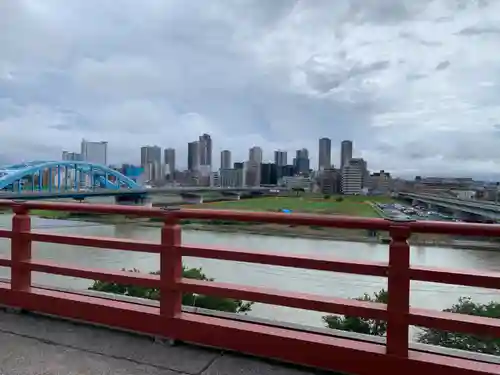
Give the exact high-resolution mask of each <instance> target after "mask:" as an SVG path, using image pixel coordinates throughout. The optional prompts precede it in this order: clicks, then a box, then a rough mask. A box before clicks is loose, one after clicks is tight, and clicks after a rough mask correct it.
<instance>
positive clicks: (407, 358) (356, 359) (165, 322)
mask: <svg viewBox="0 0 500 375" xmlns="http://www.w3.org/2000/svg"><path fill="white" fill-rule="evenodd" d="M0 206H2V207H11V208H13V211H14V213H15V214H14V217H13V224H12V230H3V229H2V230H0V238H10V239H11V241H10V242H11V251H12V253H11V258H12V259H5V258H0V267H11V269H12V271H11V274H12V278H11V283H10V284H9V285H8V286H7V285H6V284H5V283H0V303H4V304H7V305H12V306H17V307H22V308H25V309H33V310H38V311H42V312H46V313H50V314H55V315H58V314H60V315H64V316H68V317H73V318H79V319H84V320H89V321H93V322H97V323H101V324H108V325H116V326H120V327H123V328H127V329H136V330H139V331H142V332H147V333H151V334H155V335H158V334H159V335H164V336H167V337H170V338H173V339H181V340H186V341H193V342H198V343H200V344H204V345H213V346H218V347H221V348H226V349H231V350H241V351H244V352H248V353H251V354H258V355H264V356H271V357H274V358H281V359H285V360H288V361H292V362H298V363H301V364H308V365H317V366H320V367H325V368H328V369H331V370H337V371H344V372H352V373H356V374H361V375H364V374H366V375H368V374H371V373H374V372H380V373H385V372H395V371H396V370H397V371H398V372H401V371H403V370H404V372H407V373H409V374H411V375H413V374H414V375H417V374H418V375H420V374H421V373H422V372H433V373H440V374H441V375H452V374H453V375H479V374H493V373H499V372H498V371H496V369H498V367H492V366H490V365H486V364H484V363H483V364H480V363H476V362H474V361H470V360H458V359H456V358H455V359H453V358H447V359H446V360H443V357H439V356H432V355H429V354H425V355H424V354H421V353H417V352H414V351H411V350H409V348H408V333H407V332H408V327H409V325H418V326H424V327H430V328H436V329H441V330H449V331H455V332H463V333H470V334H476V335H486V336H495V337H500V322H499V321H498V320H495V319H491V318H482V317H472V316H468V315H458V314H452V313H443V312H437V311H429V310H424V309H414V308H410V306H409V293H410V288H409V284H410V281H411V280H420V281H427V282H439V283H445V284H457V285H468V286H474V287H485V288H494V289H500V274H498V273H489V272H476V271H473V272H470V271H467V270H445V269H435V268H429V267H418V266H415V267H411V266H410V257H409V255H410V251H409V246H408V241H407V240H408V238H409V236H410V235H411V233H441V234H461V235H468V236H499V237H500V225H491V224H464V223H443V222H418V221H417V222H394V221H390V220H383V219H363V218H353V217H341V216H320V215H303V214H283V213H258V212H246V211H245V212H238V211H224V210H184V209H182V210H160V209H150V208H144V207H141V208H138V207H130V206H114V205H113V206H111V205H107V206H106V205H102V206H101V205H88V204H68V203H47V202H22V203H21V202H9V201H0ZM31 209H37V210H58V211H74V212H82V213H94V214H117V215H127V216H136V217H150V218H151V217H152V218H160V219H162V220H163V221H164V225H163V228H162V235H161V243H160V244H158V243H151V242H138V241H129V240H123V239H118V238H94V237H85V236H77V235H61V234H51V233H43V232H31V231H30V230H31V228H30V220H29V217H28V216H27V213H29V210H31ZM183 219H199V220H228V221H229V220H236V221H242V222H265V223H275V224H285V225H307V226H323V227H329V228H349V229H366V230H381V231H388V232H389V234H390V236H391V237H392V240H391V244H390V245H389V249H390V251H389V258H390V259H389V263H388V264H387V263H382V262H362V261H352V260H340V259H335V258H332V257H324V258H323V257H310V256H304V255H295V254H284V253H273V252H260V251H259V252H255V251H251V250H237V249H226V248H221V247H201V246H194V245H183V244H182V243H181V239H180V226H179V223H180V222H181V220H183ZM32 242H46V243H57V244H62V245H77V246H86V247H94V248H103V249H116V250H126V251H140V252H147V253H157V254H159V255H160V264H159V268H160V275H148V274H142V273H135V272H126V271H111V270H104V269H89V268H82V267H78V266H74V265H63V264H56V263H52V262H48V261H41V260H34V259H32V257H31V243H32ZM182 257H197V258H210V259H220V260H226V261H236V262H247V263H255V264H265V265H269V266H282V267H294V268H303V269H312V270H320V271H330V272H341V273H350V274H360V275H368V276H377V277H387V278H388V292H389V301H388V304H387V305H383V304H375V303H370V302H367V301H357V300H352V299H343V298H334V297H325V296H318V295H313V294H306V293H298V292H295V291H293V292H292V291H290V292H289V291H283V290H276V289H272V288H261V287H252V286H243V285H234V284H229V283H219V282H211V281H204V280H192V279H186V278H182ZM31 272H43V273H50V274H58V275H63V276H70V277H78V278H86V279H90V280H101V281H106V282H115V283H119V284H125V285H138V286H143V287H149V288H158V289H159V290H160V308H159V309H158V308H150V307H140V306H137V305H135V306H134V304H131V303H125V302H116V301H105V302H102V301H101V300H100V299H98V298H90V297H82V296H79V297H75V296H74V295H71V294H67V293H61V292H55V291H50V290H41V289H37V288H33V287H30V286H31ZM186 292H190V293H196V294H203V295H213V296H219V297H225V298H234V299H241V300H250V301H256V302H262V303H267V304H273V305H281V306H288V307H292V308H300V309H308V310H313V311H320V312H324V313H331V314H342V315H348V316H360V317H363V318H368V319H376V320H385V321H387V323H388V330H387V347H386V348H384V347H382V346H380V345H378V344H367V343H362V342H356V341H352V340H345V339H344V340H339V339H336V338H335V339H333V338H329V337H327V336H322V335H317V334H306V333H303V332H297V331H294V330H291V329H276V328H272V327H269V326H264V325H259V324H249V323H242V322H238V321H235V320H230V319H222V318H211V317H204V316H195V315H192V314H186V313H182V312H181V308H180V303H181V296H182V293H186ZM386 353H387V354H389V355H386ZM361 364H362V365H361ZM367 364H369V366H368V367H367Z"/></svg>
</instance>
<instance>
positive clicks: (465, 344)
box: [323, 289, 500, 355]
mask: <svg viewBox="0 0 500 375" xmlns="http://www.w3.org/2000/svg"><path fill="white" fill-rule="evenodd" d="M387 297H388V293H387V291H386V290H384V289H382V290H381V291H380V292H378V293H374V295H373V297H372V296H370V295H368V294H365V295H363V296H362V297H358V298H356V300H358V301H367V302H378V303H385V304H387ZM443 311H444V312H451V313H455V314H466V315H472V316H482V317H488V318H494V319H500V303H498V302H489V303H485V304H483V303H475V302H473V301H472V299H471V298H470V297H461V298H459V300H458V303H456V304H454V305H453V306H452V307H451V308H449V309H445V310H443ZM323 321H324V322H325V323H326V326H327V327H328V328H331V329H338V330H341V331H349V332H356V333H364V334H368V335H374V336H385V334H386V332H387V322H384V321H377V320H373V319H364V318H359V317H352V316H338V315H326V316H324V317H323ZM417 341H418V342H420V343H423V344H429V345H436V346H443V347H446V348H453V349H461V350H467V351H471V352H477V353H484V354H493V355H500V338H498V337H497V338H495V337H480V336H476V335H470V334H465V333H456V332H447V331H441V330H437V329H434V328H422V332H421V333H419V334H417Z"/></svg>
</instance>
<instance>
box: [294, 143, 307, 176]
mask: <svg viewBox="0 0 500 375" xmlns="http://www.w3.org/2000/svg"><path fill="white" fill-rule="evenodd" d="M293 164H294V167H295V172H296V173H298V174H307V173H309V151H308V150H307V149H306V148H303V149H301V150H297V152H296V154H295V159H294V163H293Z"/></svg>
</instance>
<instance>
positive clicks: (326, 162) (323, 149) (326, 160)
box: [318, 138, 332, 171]
mask: <svg viewBox="0 0 500 375" xmlns="http://www.w3.org/2000/svg"><path fill="white" fill-rule="evenodd" d="M318 160H319V162H318V170H320V171H321V170H324V169H330V168H331V167H332V140H331V139H330V138H321V139H320V140H319V155H318Z"/></svg>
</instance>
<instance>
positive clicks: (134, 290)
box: [89, 267, 253, 313]
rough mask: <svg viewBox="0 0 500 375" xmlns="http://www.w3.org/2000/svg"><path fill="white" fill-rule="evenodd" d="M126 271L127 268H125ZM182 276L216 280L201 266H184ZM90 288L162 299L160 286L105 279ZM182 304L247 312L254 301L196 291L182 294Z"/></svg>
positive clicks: (156, 273)
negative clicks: (206, 294)
mask: <svg viewBox="0 0 500 375" xmlns="http://www.w3.org/2000/svg"><path fill="white" fill-rule="evenodd" d="M123 271H125V269H123ZM126 271H128V272H139V270H137V269H135V268H134V269H132V270H126ZM151 274H152V275H158V274H159V272H151ZM182 276H183V277H185V278H187V279H196V280H204V281H214V279H210V278H208V277H207V276H206V275H205V274H204V273H203V271H202V269H201V268H187V267H183V268H182ZM89 289H90V290H96V291H100V292H106V293H114V294H123V295H126V296H131V297H139V298H147V299H154V300H159V299H160V290H159V289H158V288H144V287H140V286H135V285H122V284H117V283H110V282H105V281H98V280H97V281H94V283H93V284H92V286H91V287H90V288H89ZM182 304H183V305H185V306H194V307H200V308H204V309H209V310H219V311H226V312H232V313H246V312H248V311H250V310H251V308H252V304H253V302H245V301H242V300H238V299H233V298H220V297H213V296H205V295H198V294H194V293H184V294H183V295H182Z"/></svg>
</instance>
